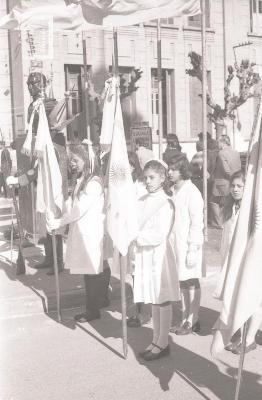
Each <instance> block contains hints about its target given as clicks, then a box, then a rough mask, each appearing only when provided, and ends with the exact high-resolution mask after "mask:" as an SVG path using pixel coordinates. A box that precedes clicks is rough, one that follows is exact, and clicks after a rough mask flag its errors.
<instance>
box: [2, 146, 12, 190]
mask: <svg viewBox="0 0 262 400" xmlns="http://www.w3.org/2000/svg"><path fill="white" fill-rule="evenodd" d="M0 149H1V150H2V151H1V186H2V187H3V189H4V196H5V197H9V196H10V194H9V188H8V185H7V183H6V178H7V177H8V176H9V175H10V174H11V169H12V160H11V156H10V152H9V150H8V148H7V147H6V146H5V142H2V143H1V145H0Z"/></svg>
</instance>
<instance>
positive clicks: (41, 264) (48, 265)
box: [34, 261, 52, 269]
mask: <svg viewBox="0 0 262 400" xmlns="http://www.w3.org/2000/svg"><path fill="white" fill-rule="evenodd" d="M51 267H52V265H51V264H50V263H47V262H46V261H44V262H42V263H40V264H36V265H34V268H35V269H44V268H51Z"/></svg>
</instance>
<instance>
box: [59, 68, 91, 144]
mask: <svg viewBox="0 0 262 400" xmlns="http://www.w3.org/2000/svg"><path fill="white" fill-rule="evenodd" d="M83 69H84V68H83V66H82V65H72V64H71V65H65V86H66V91H68V92H70V97H69V100H68V101H67V118H72V117H73V116H74V115H76V114H80V115H79V116H78V117H77V118H76V119H75V120H74V121H73V122H72V123H71V124H69V125H68V126H67V138H68V140H74V139H75V138H79V139H81V140H82V139H84V138H85V137H86V126H85V125H86V123H85V115H84V113H83V107H84V101H83V88H84V79H83V75H84V71H83ZM88 69H90V67H88Z"/></svg>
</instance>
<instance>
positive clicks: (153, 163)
mask: <svg viewBox="0 0 262 400" xmlns="http://www.w3.org/2000/svg"><path fill="white" fill-rule="evenodd" d="M147 169H152V170H153V171H156V172H157V173H158V174H161V175H163V176H164V177H165V180H164V182H163V185H162V187H163V190H164V192H165V193H166V194H167V195H168V196H172V191H171V189H170V186H171V185H170V181H169V179H168V175H167V169H166V168H165V167H164V165H162V164H161V163H160V162H159V161H157V160H150V161H148V162H147V163H146V164H145V166H144V170H143V172H145V171H146V170H147Z"/></svg>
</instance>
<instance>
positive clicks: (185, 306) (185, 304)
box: [180, 289, 190, 325]
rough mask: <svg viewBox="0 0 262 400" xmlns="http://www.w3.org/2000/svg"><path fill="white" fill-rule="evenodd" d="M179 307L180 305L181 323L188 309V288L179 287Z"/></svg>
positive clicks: (184, 319) (184, 320)
mask: <svg viewBox="0 0 262 400" xmlns="http://www.w3.org/2000/svg"><path fill="white" fill-rule="evenodd" d="M180 293H181V307H182V324H181V325H183V324H184V323H185V322H186V321H187V319H188V314H189V309H190V298H189V290H188V289H181V290H180Z"/></svg>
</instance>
